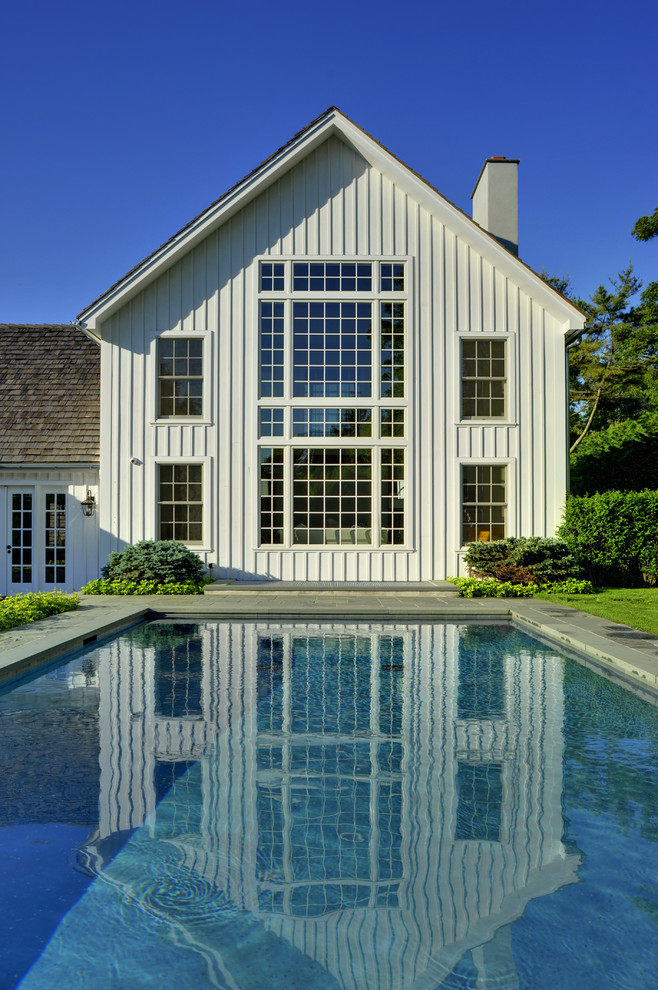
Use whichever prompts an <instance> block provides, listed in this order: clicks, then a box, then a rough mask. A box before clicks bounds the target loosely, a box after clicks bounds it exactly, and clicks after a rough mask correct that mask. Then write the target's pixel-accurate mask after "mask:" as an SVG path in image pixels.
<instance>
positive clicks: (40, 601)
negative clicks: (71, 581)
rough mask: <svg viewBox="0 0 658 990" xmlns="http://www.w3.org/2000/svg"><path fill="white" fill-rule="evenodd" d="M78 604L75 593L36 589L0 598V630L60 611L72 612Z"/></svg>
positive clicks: (56, 613)
mask: <svg viewBox="0 0 658 990" xmlns="http://www.w3.org/2000/svg"><path fill="white" fill-rule="evenodd" d="M79 604H80V602H79V600H78V597H77V595H65V594H64V593H63V592H62V591H38V592H29V593H28V594H25V595H12V596H10V597H9V598H3V599H0V630H2V629H12V628H13V627H14V626H22V625H25V624H26V623H27V622H35V621H36V620H37V619H44V618H46V616H49V615H58V614H59V613H60V612H72V611H73V609H75V608H77V607H78V605H79Z"/></svg>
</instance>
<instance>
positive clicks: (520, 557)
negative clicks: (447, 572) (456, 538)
mask: <svg viewBox="0 0 658 990" xmlns="http://www.w3.org/2000/svg"><path fill="white" fill-rule="evenodd" d="M464 561H465V563H466V566H467V567H468V573H469V574H470V575H472V576H474V577H481V578H495V579H496V580H497V581H510V582H511V583H512V584H546V583H549V582H554V581H566V580H569V579H570V578H576V577H579V576H580V568H579V567H578V563H577V561H576V558H575V557H574V556H573V554H572V552H571V550H570V548H569V547H568V546H567V544H566V543H564V542H563V541H562V540H556V539H553V538H545V537H541V536H509V537H507V539H505V540H492V541H491V542H490V543H484V542H483V543H468V544H467V549H466V553H465V554H464Z"/></svg>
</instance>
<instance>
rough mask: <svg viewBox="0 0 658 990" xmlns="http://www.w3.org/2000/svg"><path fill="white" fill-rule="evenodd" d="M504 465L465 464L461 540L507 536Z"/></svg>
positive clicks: (486, 540)
mask: <svg viewBox="0 0 658 990" xmlns="http://www.w3.org/2000/svg"><path fill="white" fill-rule="evenodd" d="M505 487H506V486H505V467H504V465H496V464H464V465H463V467H462V544H463V543H475V542H480V543H488V542H489V541H490V540H502V539H503V538H504V536H505V510H506V499H505Z"/></svg>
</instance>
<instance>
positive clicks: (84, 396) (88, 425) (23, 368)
mask: <svg viewBox="0 0 658 990" xmlns="http://www.w3.org/2000/svg"><path fill="white" fill-rule="evenodd" d="M99 440H100V347H99V345H98V344H97V343H96V342H95V341H93V340H91V339H90V338H89V337H88V336H87V335H86V334H85V333H84V332H83V331H82V330H81V329H80V328H79V327H76V326H74V325H72V324H48V325H45V326H42V325H39V326H21V325H16V324H0V463H2V462H4V463H8V464H28V463H29V464H59V463H71V464H82V463H85V464H87V463H92V462H94V461H98V459H99Z"/></svg>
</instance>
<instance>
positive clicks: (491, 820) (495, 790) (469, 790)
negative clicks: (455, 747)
mask: <svg viewBox="0 0 658 990" xmlns="http://www.w3.org/2000/svg"><path fill="white" fill-rule="evenodd" d="M502 775H503V768H502V766H501V764H500V763H458V764H457V795H458V801H459V803H458V805H457V827H456V830H455V841H457V842H459V841H461V840H471V839H476V840H478V839H479V840H481V841H485V842H499V841H500V825H501V815H502V808H503V781H502Z"/></svg>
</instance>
